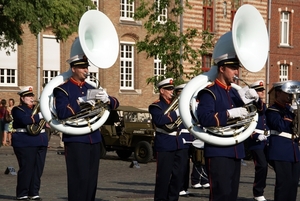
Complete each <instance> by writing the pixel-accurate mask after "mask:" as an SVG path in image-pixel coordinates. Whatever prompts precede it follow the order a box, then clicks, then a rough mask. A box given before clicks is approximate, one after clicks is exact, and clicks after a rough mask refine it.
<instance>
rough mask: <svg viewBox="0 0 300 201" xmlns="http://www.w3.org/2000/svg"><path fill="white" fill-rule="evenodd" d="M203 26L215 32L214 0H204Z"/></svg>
mask: <svg viewBox="0 0 300 201" xmlns="http://www.w3.org/2000/svg"><path fill="white" fill-rule="evenodd" d="M203 27H204V30H208V31H209V32H213V0H203Z"/></svg>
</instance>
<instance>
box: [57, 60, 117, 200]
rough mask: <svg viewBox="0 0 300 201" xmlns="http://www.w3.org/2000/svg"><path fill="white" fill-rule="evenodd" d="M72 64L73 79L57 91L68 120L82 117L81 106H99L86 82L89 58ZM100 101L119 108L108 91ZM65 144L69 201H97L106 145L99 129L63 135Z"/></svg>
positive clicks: (59, 109) (60, 114) (63, 115)
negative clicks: (89, 96) (77, 115)
mask: <svg viewBox="0 0 300 201" xmlns="http://www.w3.org/2000/svg"><path fill="white" fill-rule="evenodd" d="M69 63H70V67H71V71H72V76H71V77H70V78H69V80H68V81H66V82H65V83H63V84H62V85H60V86H58V87H56V88H55V89H54V91H53V94H54V97H55V103H56V105H55V106H56V112H57V116H58V118H59V119H66V118H68V117H71V116H73V115H75V114H77V113H79V112H80V110H81V109H80V105H81V104H86V103H89V104H91V105H94V104H95V101H94V100H87V98H86V96H87V90H88V89H92V88H94V87H93V86H91V85H90V84H88V83H87V82H85V79H86V75H87V73H88V66H89V62H88V60H87V58H86V56H85V55H76V56H74V57H72V58H71V59H70V60H69ZM95 98H96V97H95ZM97 99H99V100H101V101H102V102H103V103H107V104H108V106H109V108H110V109H115V108H117V107H118V106H119V102H118V100H117V99H116V98H114V97H111V96H108V95H107V93H106V92H105V91H103V92H101V93H99V94H98V95H97ZM63 141H64V149H65V159H66V165H67V179H68V200H69V201H81V200H85V201H92V200H95V196H96V190H97V181H98V170H99V163H100V142H101V141H102V138H101V134H100V131H99V129H97V130H95V131H92V132H90V133H88V134H82V135H79V134H76V135H72V134H65V133H63Z"/></svg>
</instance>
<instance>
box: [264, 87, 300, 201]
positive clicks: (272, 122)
mask: <svg viewBox="0 0 300 201" xmlns="http://www.w3.org/2000/svg"><path fill="white" fill-rule="evenodd" d="M283 84H284V82H277V83H274V84H273V89H274V90H275V103H274V104H273V105H272V106H270V107H269V108H268V109H267V110H266V119H267V125H268V126H269V128H270V134H271V135H270V137H269V149H268V150H269V151H268V155H269V163H270V165H271V166H272V167H273V168H274V171H275V175H276V183H275V191H274V201H282V200H289V201H296V200H297V191H298V182H299V175H300V163H299V160H300V153H299V147H298V146H299V136H297V135H296V134H295V133H293V126H294V125H293V121H294V118H295V114H294V113H293V112H292V109H291V106H290V104H291V103H292V99H293V98H292V94H288V93H286V92H284V91H282V89H281V87H282V85H283ZM298 129H299V128H298Z"/></svg>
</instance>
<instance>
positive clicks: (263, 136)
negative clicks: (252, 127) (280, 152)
mask: <svg viewBox="0 0 300 201" xmlns="http://www.w3.org/2000/svg"><path fill="white" fill-rule="evenodd" d="M257 139H258V140H259V141H265V140H267V137H266V136H265V135H264V134H259V136H258V137H257Z"/></svg>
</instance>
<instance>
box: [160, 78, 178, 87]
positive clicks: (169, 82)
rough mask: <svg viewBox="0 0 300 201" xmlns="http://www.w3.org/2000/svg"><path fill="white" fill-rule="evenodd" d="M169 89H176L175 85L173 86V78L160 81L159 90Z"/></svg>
mask: <svg viewBox="0 0 300 201" xmlns="http://www.w3.org/2000/svg"><path fill="white" fill-rule="evenodd" d="M169 87H173V88H174V84H173V78H167V79H164V80H163V81H160V82H159V83H158V84H157V88H159V89H160V88H169Z"/></svg>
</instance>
